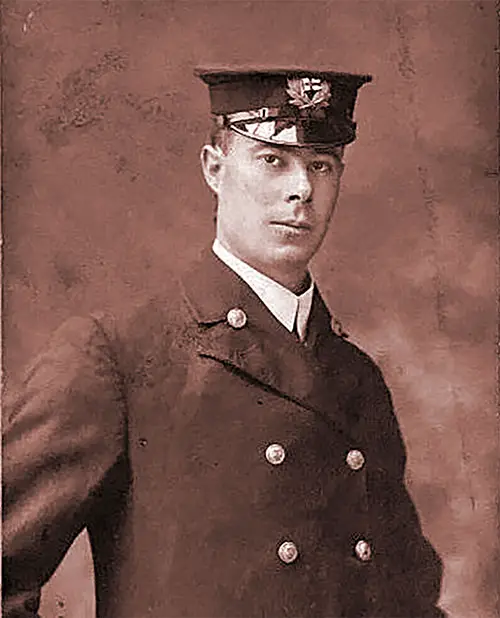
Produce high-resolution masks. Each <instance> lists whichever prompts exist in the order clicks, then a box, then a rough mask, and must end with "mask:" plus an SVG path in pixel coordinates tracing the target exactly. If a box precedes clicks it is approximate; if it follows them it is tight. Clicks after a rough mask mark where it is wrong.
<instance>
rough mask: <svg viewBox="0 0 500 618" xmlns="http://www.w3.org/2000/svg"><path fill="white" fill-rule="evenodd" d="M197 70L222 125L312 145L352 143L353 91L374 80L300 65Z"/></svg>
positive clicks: (259, 136)
mask: <svg viewBox="0 0 500 618" xmlns="http://www.w3.org/2000/svg"><path fill="white" fill-rule="evenodd" d="M195 74H196V75H197V76H198V77H200V78H201V79H202V80H203V81H204V82H205V83H206V84H207V85H208V87H209V91H210V102H211V111H212V114H214V115H215V116H217V117H218V118H219V119H220V122H221V126H222V125H225V126H228V127H230V128H231V129H233V130H235V131H237V132H239V133H242V134H244V135H247V136H248V137H252V138H254V139H258V140H261V141H265V142H270V143H275V144H281V145H289V146H315V147H334V146H342V145H345V144H349V143H351V142H352V141H354V139H355V138H356V123H355V122H354V119H353V115H354V107H355V103H356V98H357V92H358V89H359V88H360V87H361V86H362V85H363V84H365V83H367V82H369V81H371V79H372V78H371V76H370V75H357V74H352V73H339V72H336V71H313V70H307V69H302V68H291V69H272V70H268V69H250V70H248V69H246V70H239V69H206V68H198V69H196V70H195Z"/></svg>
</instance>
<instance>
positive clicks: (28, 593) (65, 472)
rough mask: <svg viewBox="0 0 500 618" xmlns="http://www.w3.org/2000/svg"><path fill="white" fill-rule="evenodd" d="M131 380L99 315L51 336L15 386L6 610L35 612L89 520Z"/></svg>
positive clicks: (6, 471)
mask: <svg viewBox="0 0 500 618" xmlns="http://www.w3.org/2000/svg"><path fill="white" fill-rule="evenodd" d="M124 413H125V403H124V394H123V385H122V382H121V378H120V372H119V371H118V367H117V363H116V359H115V358H114V355H113V353H112V346H111V344H110V340H109V338H108V336H107V335H106V333H105V332H104V330H103V328H102V327H101V325H100V323H99V322H98V321H97V320H94V319H83V318H74V319H72V320H69V321H68V322H66V323H65V324H64V325H63V326H62V327H61V328H60V329H59V330H58V331H57V332H56V333H55V335H54V336H53V337H52V339H51V341H50V343H49V345H48V346H47V347H46V349H45V351H44V352H43V353H42V354H40V355H39V356H38V357H37V359H36V360H35V362H34V363H33V364H32V365H31V367H30V368H29V370H28V372H27V373H26V376H25V380H24V382H23V383H22V386H21V388H20V389H19V390H18V391H17V392H15V393H13V394H12V395H7V396H6V398H5V402H4V421H3V429H4V436H3V611H4V614H3V615H4V617H5V618H14V617H16V618H17V617H19V618H20V617H24V616H26V617H28V616H35V615H36V612H37V609H38V596H39V592H40V588H41V586H42V585H43V584H44V583H45V582H46V581H47V580H48V579H49V578H50V576H51V575H52V574H53V572H54V571H55V569H56V568H57V566H58V565H59V563H60V562H61V560H62V558H63V557H64V555H65V553H66V551H67V550H68V548H69V547H70V546H71V544H72V542H73V540H74V539H75V538H76V536H77V535H78V534H79V533H80V532H81V530H82V529H83V528H84V527H85V525H86V521H87V518H88V517H89V515H90V514H91V511H92V506H93V498H94V496H95V495H97V494H98V492H99V490H100V489H101V488H102V485H103V483H105V479H106V477H107V475H108V474H109V473H110V472H111V470H112V469H113V467H114V466H115V465H116V463H117V461H118V460H119V458H120V455H122V454H123V452H124V440H125V430H124V428H125V424H124V419H125V416H124Z"/></svg>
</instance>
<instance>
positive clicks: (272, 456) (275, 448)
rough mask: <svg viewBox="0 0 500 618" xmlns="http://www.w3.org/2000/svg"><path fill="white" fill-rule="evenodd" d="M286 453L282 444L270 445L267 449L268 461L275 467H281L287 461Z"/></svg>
mask: <svg viewBox="0 0 500 618" xmlns="http://www.w3.org/2000/svg"><path fill="white" fill-rule="evenodd" d="M285 457H286V453H285V449H284V448H283V447H282V446H281V444H270V445H269V446H268V447H267V448H266V459H267V461H268V462H269V463H270V464H272V465H273V466H279V465H280V464H282V463H283V462H284V461H285Z"/></svg>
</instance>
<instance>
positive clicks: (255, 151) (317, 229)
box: [202, 133, 343, 285]
mask: <svg viewBox="0 0 500 618" xmlns="http://www.w3.org/2000/svg"><path fill="white" fill-rule="evenodd" d="M207 149H209V151H210V152H208V153H207V152H205V155H204V156H202V161H203V168H204V172H205V177H206V179H207V182H208V184H209V185H210V187H211V188H212V189H213V190H214V191H215V193H216V194H217V198H218V209H217V237H218V239H219V240H220V242H221V243H222V244H223V245H224V246H225V247H226V248H227V249H228V250H229V251H231V252H232V253H233V254H234V255H236V256H237V257H239V258H240V259H242V260H244V261H245V262H247V263H248V264H250V265H251V266H253V267H254V268H256V269H257V270H260V271H261V272H264V273H265V274H267V275H268V276H270V277H272V278H274V279H276V280H278V281H280V282H282V283H284V284H285V285H286V284H287V283H289V282H290V281H292V280H293V279H295V280H296V279H297V277H299V276H300V277H302V278H303V276H304V274H305V272H306V270H307V265H308V263H309V261H310V260H311V258H312V257H313V256H314V254H315V253H316V251H317V250H318V248H319V246H320V245H321V242H322V240H323V238H324V236H325V233H326V231H327V229H328V224H329V222H330V219H331V216H332V214H333V210H334V207H335V203H336V201H337V196H338V192H339V187H340V177H341V174H342V168H343V166H342V163H341V161H340V150H339V153H338V155H339V156H337V154H336V153H333V152H332V153H326V154H324V153H321V152H317V151H315V150H313V149H310V148H298V147H284V146H274V145H270V144H266V143H263V142H259V141H256V140H253V139H251V138H248V137H244V136H242V135H239V134H236V133H231V134H230V139H229V140H228V145H227V149H226V152H225V153H222V151H220V150H214V149H211V147H205V149H204V150H205V151H206V150H207ZM292 282H293V281H292Z"/></svg>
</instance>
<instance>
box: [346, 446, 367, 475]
mask: <svg viewBox="0 0 500 618" xmlns="http://www.w3.org/2000/svg"><path fill="white" fill-rule="evenodd" d="M345 460H346V462H347V465H348V466H349V468H351V470H361V468H362V467H363V466H364V465H365V457H364V455H363V453H362V452H361V451H358V450H356V449H353V450H352V451H349V452H348V453H347V457H346V458H345Z"/></svg>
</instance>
